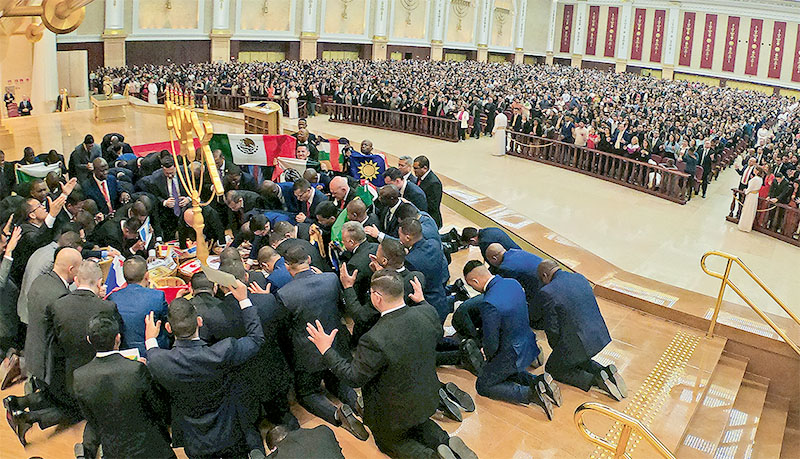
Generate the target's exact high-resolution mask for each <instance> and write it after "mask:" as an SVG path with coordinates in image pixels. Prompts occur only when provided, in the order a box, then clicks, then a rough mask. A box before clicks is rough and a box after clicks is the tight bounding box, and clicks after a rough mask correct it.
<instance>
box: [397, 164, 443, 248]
mask: <svg viewBox="0 0 800 459" xmlns="http://www.w3.org/2000/svg"><path fill="white" fill-rule="evenodd" d="M383 181H384V183H386V184H387V185H394V186H396V187H397V189H398V190H400V197H402V198H403V199H405V200H406V201H408V202H410V203H411V204H414V207H416V208H417V209H419V210H420V211H422V212H427V211H428V198H427V197H426V196H425V192H424V191H422V188H420V187H419V186H418V185H417V184H416V183H412V182H409V181H408V180H406V179H405V178H404V176H403V173H402V172H400V169H398V168H396V167H390V168H388V169H386V172H384V173H383ZM435 224H436V222H434V225H435ZM437 232H438V227H437Z"/></svg>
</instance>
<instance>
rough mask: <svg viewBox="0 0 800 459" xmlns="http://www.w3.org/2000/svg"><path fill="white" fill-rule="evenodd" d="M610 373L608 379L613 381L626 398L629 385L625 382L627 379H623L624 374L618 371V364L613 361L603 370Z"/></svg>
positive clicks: (607, 373)
mask: <svg viewBox="0 0 800 459" xmlns="http://www.w3.org/2000/svg"><path fill="white" fill-rule="evenodd" d="M603 371H605V372H606V375H608V380H609V381H611V382H613V383H614V385H615V386H617V389H618V390H619V393H620V395H622V398H626V397H627V396H628V385H627V384H625V381H624V380H623V379H622V376H621V375H620V374H619V371H617V367H616V365H614V364H613V363H612V364H611V365H609V366H607V367H605V369H604V370H603Z"/></svg>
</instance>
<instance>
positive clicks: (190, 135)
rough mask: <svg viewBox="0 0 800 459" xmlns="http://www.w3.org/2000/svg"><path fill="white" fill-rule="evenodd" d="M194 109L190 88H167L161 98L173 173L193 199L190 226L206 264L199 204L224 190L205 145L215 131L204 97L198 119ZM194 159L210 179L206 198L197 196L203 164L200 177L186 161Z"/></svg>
mask: <svg viewBox="0 0 800 459" xmlns="http://www.w3.org/2000/svg"><path fill="white" fill-rule="evenodd" d="M194 109H195V101H194V95H193V94H191V93H189V92H186V93H184V92H183V91H180V90H176V89H167V91H166V95H165V99H164V111H165V113H166V117H167V130H168V131H169V140H170V151H171V153H172V159H174V160H175V173H176V174H177V176H178V180H180V182H181V184H182V185H183V187H184V189H186V191H187V192H188V193H189V198H190V199H191V200H192V209H191V210H192V222H191V226H192V228H194V230H195V233H196V236H197V258H198V259H199V260H200V261H201V262H202V263H203V265H205V264H206V260H207V259H208V254H209V248H208V245H206V240H205V237H204V236H203V229H204V228H205V222H204V221H203V209H202V207H204V206H207V205H209V204H210V203H211V201H212V200H213V199H214V198H215V197H216V196H222V194H223V193H224V190H223V188H222V180H221V179H220V177H219V171H218V170H217V165H216V163H215V162H214V156H213V155H212V154H211V148H209V146H208V142H209V141H210V140H211V136H213V135H214V129H213V127H212V126H211V122H210V121H208V106H207V104H206V103H205V101H204V102H203V110H204V112H205V114H206V116H205V117H204V120H203V121H200V118H199V117H198V116H197V112H195V110H194ZM173 134H174V137H177V140H178V141H179V142H180V146H179V150H178V151H175V144H174V140H173ZM195 139H197V141H198V143H199V144H200V147H199V148H195ZM179 156H180V159H181V160H180V161H179V158H178V157H179ZM195 161H197V162H199V163H200V165H201V166H204V167H205V170H206V172H208V176H209V178H210V180H211V188H212V195H211V197H210V198H209V199H208V201H206V202H201V198H200V193H201V191H202V189H203V180H204V178H205V174H203V171H202V167H201V171H200V178H199V179H197V178H195V176H194V173H193V172H192V169H191V168H190V167H189V165H190V164H191V163H192V162H195ZM187 223H188V222H187Z"/></svg>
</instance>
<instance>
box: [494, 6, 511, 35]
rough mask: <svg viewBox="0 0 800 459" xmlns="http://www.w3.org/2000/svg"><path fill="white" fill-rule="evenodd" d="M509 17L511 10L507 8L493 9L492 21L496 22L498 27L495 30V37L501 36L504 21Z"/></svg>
mask: <svg viewBox="0 0 800 459" xmlns="http://www.w3.org/2000/svg"><path fill="white" fill-rule="evenodd" d="M509 16H511V10H509V9H508V8H495V9H494V20H495V22H497V24H498V25H499V27H498V28H497V36H498V37H502V36H503V27H504V26H505V25H506V20H507V19H508V17H509Z"/></svg>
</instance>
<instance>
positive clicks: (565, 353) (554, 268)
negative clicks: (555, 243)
mask: <svg viewBox="0 0 800 459" xmlns="http://www.w3.org/2000/svg"><path fill="white" fill-rule="evenodd" d="M537 272H538V275H539V281H540V282H541V284H542V288H541V289H539V294H538V295H537V297H536V303H537V304H539V305H541V308H542V314H543V319H542V320H543V322H544V331H545V333H546V334H547V342H548V344H550V347H551V348H552V349H553V352H551V353H550V356H549V357H548V359H547V364H546V365H545V370H546V371H547V372H548V373H550V374H552V375H553V378H555V379H556V381H560V382H563V383H564V384H569V385H571V386H575V387H578V388H580V389H583V390H584V391H587V392H588V391H589V389H591V388H592V387H597V388H599V389H600V390H602V391H604V392H606V393H607V394H608V395H610V396H611V398H613V399H614V400H617V401H620V400H622V399H623V398H624V397H626V396H627V393H628V389H627V387H626V385H625V382H624V381H623V380H622V377H621V376H620V375H619V373H618V372H617V367H616V366H615V365H613V364H612V365H608V366H605V367H604V366H602V365H600V364H599V363H597V362H596V361H595V360H593V357H594V356H596V355H597V354H598V353H599V352H600V351H602V350H603V348H605V347H606V346H607V345H608V343H610V342H611V336H610V335H609V334H608V328H607V327H606V323H605V321H604V320H603V315H602V314H601V313H600V308H599V307H598V305H597V300H596V299H595V297H594V292H593V291H592V286H591V284H589V281H588V280H586V278H585V277H583V276H582V275H581V274H578V273H570V272H566V271H562V270H561V269H560V268H559V267H558V265H557V264H556V263H555V262H554V261H552V260H545V261H543V262H541V263H540V264H539V267H538V269H537Z"/></svg>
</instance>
